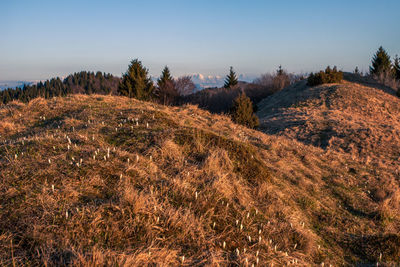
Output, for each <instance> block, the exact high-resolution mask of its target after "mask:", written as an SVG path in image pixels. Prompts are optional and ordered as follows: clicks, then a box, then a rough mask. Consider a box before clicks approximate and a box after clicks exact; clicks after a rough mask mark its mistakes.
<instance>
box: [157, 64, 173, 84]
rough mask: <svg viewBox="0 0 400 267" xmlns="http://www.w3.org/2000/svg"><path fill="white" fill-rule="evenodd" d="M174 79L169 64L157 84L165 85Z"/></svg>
mask: <svg viewBox="0 0 400 267" xmlns="http://www.w3.org/2000/svg"><path fill="white" fill-rule="evenodd" d="M173 81H174V80H173V78H172V76H171V72H170V71H169V68H168V66H165V67H164V69H163V71H162V73H161V76H160V78H159V79H158V80H157V86H158V87H163V86H165V85H166V84H168V83H172V82H173Z"/></svg>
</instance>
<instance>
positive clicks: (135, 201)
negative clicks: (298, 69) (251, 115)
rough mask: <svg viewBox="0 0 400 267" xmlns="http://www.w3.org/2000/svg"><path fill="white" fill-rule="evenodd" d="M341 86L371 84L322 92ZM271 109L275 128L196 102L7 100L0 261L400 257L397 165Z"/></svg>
mask: <svg viewBox="0 0 400 267" xmlns="http://www.w3.org/2000/svg"><path fill="white" fill-rule="evenodd" d="M297 86H299V85H297ZM300 86H301V85H300ZM335 86H336V87H338V88H342V87H345V86H350V87H352V88H353V87H355V86H360V90H364V89H365V88H364V87H362V86H361V85H355V84H350V83H344V84H343V85H333V86H329V87H318V88H320V89H318V88H313V89H309V90H310V91H311V93H313V92H314V91H315V90H320V91H321V93H319V95H321V94H327V92H330V90H331V89H330V88H335ZM294 88H296V86H295V87H294ZM288 90H292V89H288ZM293 90H296V89H293ZM301 90H303V89H301ZM304 90H306V89H304ZM332 90H333V89H332ZM343 90H344V89H343ZM368 90H374V92H375V91H376V92H377V89H373V88H370V89H368ZM336 91H337V90H336ZM322 92H326V93H322ZM285 93H287V94H290V92H288V91H285V92H284V91H282V92H281V94H285ZM296 94H297V93H295V95H296ZM315 94H316V95H317V94H318V93H315ZM377 94H384V93H383V92H378V93H377ZM365 96H366V95H365ZM274 97H275V96H274ZM361 97H363V96H361ZM384 97H386V98H390V99H392V98H391V97H392V96H391V95H387V96H386V95H384ZM299 98H300V96H299ZM271 99H272V100H273V99H275V98H271ZM271 99H270V100H268V101H272V100H271ZM306 99H309V101H311V102H312V101H314V99H315V101H316V102H318V101H320V100H318V99H319V97H318V96H316V97H315V98H312V97H307V98H306ZM306 99H305V100H306ZM376 101H378V100H376ZM393 101H394V98H393ZM306 102H307V101H306ZM320 102H321V103H322V102H323V103H325V105H326V103H327V102H325V101H320ZM320 102H318V103H320ZM262 103H263V105H265V106H266V107H267V105H268V102H262ZM301 103H304V102H303V101H293V104H291V103H286V104H281V109H282V110H283V111H284V112H287V114H285V115H282V116H286V115H287V117H288V118H289V119H288V121H289V122H290V123H292V121H294V120H292V121H291V120H290V118H293V117H295V118H297V117H296V116H298V117H301V115H300V113H299V114H297V113H296V114H291V113H290V112H289V111H290V110H291V109H299V110H300V109H302V107H301V105H302V104H301ZM307 103H308V102H307ZM379 103H380V102H379ZM330 104H331V106H332V105H334V104H335V105H337V103H334V102H330ZM293 105H299V106H298V107H293ZM310 105H311V104H310ZM313 105H317V104H313ZM371 105H372V104H371ZM382 105H384V103H383V102H382ZM387 105H390V103H389V104H387ZM311 106H312V105H311ZM377 107H379V108H381V109H382V110H386V109H387V108H389V107H388V106H387V107H386V109H385V107H384V106H377ZM327 109H328V110H329V107H327ZM318 110H319V109H318V108H316V111H315V112H317V111H318ZM325 111H326V110H325ZM263 112H265V113H263ZM268 112H270V111H268ZM268 112H267V111H265V110H263V109H261V110H260V114H261V115H263V118H264V120H263V122H265V123H266V125H267V124H268V125H273V126H274V129H276V130H274V131H275V132H274V134H271V133H269V134H268V133H267V134H265V133H262V132H258V131H253V130H249V129H246V128H244V127H241V126H238V125H236V124H233V123H232V122H231V121H230V119H229V118H228V117H225V116H221V115H212V114H210V113H208V112H206V111H203V110H200V109H198V108H196V107H195V106H184V107H179V108H171V107H165V106H159V105H155V104H152V103H147V102H140V101H136V100H132V99H127V98H123V97H113V96H99V95H97V96H96V95H92V96H86V95H74V96H69V97H65V98H52V99H48V100H44V99H41V98H37V99H35V100H33V101H31V102H29V103H27V104H23V103H19V102H11V103H9V104H7V105H5V106H2V107H1V108H0V143H1V145H0V264H1V265H78V266H93V265H115V266H117V265H126V266H131V265H134V266H144V265H150V266H154V265H161V266H167V265H170V266H177V265H183V266H209V265H212V266H214V265H222V266H227V265H229V266H236V265H249V266H252V265H253V264H254V265H257V264H258V265H261V266H265V265H272V264H274V265H285V264H290V263H291V264H296V265H303V266H304V265H314V264H322V263H323V264H324V265H326V266H329V264H332V265H334V266H336V265H349V264H355V263H366V264H375V263H376V262H381V263H388V264H389V263H394V262H396V261H398V259H399V257H400V235H399V234H398V233H399V232H400V220H399V218H400V214H399V211H398V208H399V205H400V189H399V187H398V186H399V185H398V174H397V173H396V167H395V166H394V165H393V166H392V165H390V164H391V163H390V162H389V163H390V164H389V165H390V166H391V167H388V166H389V165H386V164H383V163H382V162H381V161H375V159H379V157H378V156H376V157H374V158H373V160H369V161H364V160H363V157H362V156H354V155H353V154H352V153H348V152H345V151H342V150H340V149H336V147H340V146H339V145H336V143H334V144H335V145H336V146H335V147H334V148H335V149H333V148H332V149H331V146H329V145H327V146H324V145H321V146H316V145H315V144H319V143H318V142H319V141H316V142H314V141H312V142H310V143H308V142H305V141H304V140H306V139H307V138H306V137H304V139H302V138H301V135H300V134H298V133H297V132H296V129H297V128H296V127H301V125H300V123H298V122H297V124H296V123H295V122H293V125H294V126H291V127H289V129H288V133H287V134H279V133H286V131H284V130H281V131H279V129H280V128H279V123H276V124H272V122H273V121H274V120H275V119H274V117H273V116H272V115H270V114H272V113H268ZM299 112H300V111H299ZM304 112H307V111H304ZM365 112H372V111H368V110H366V111H365ZM382 112H386V111H382ZM393 112H395V111H394V110H393ZM276 114H277V113H276ZM328 114H329V112H328ZM388 114H389V113H388ZM264 115H265V116H264ZM311 115H312V113H310V114H308V116H310V118H312V117H311ZM390 115H391V116H397V115H398V114H397V115H396V114H394V113H390ZM268 116H270V117H268ZM318 116H322V115H318ZM388 116H389V115H388ZM275 117H277V116H275ZM365 117H367V116H365ZM306 118H307V117H306V115H304V119H306ZM316 118H317V117H316ZM345 118H346V117H345ZM345 118H344V119H345ZM276 120H278V118H277V119H276ZM281 120H282V121H284V120H283V119H281ZM316 120H317V119H316ZM371 120H372V119H371ZM343 121H345V120H343ZM366 123H367V122H366ZM382 123H386V124H388V125H389V124H390V121H387V120H386V121H385V122H382ZM296 125H297V126H296ZM306 125H308V124H306ZM388 127H389V126H388ZM392 127H396V125H392ZM265 129H267V128H265ZM265 129H264V130H265ZM293 129H295V130H293ZM318 129H319V128H318ZM374 133H375V132H372V134H369V136H372V135H373V134H374ZM305 136H306V135H305ZM369 136H368V137H369ZM297 138H298V139H299V140H300V141H297V140H296V139H297ZM393 138H398V136H397V137H393ZM393 138H392V139H393ZM389 139H390V138H389V137H388V140H389ZM392 139H390V140H392ZM394 140H396V139H394ZM386 141H387V140H386V139H383V140H382V142H386ZM321 142H322V141H321ZM388 142H389V141H388ZM330 143H333V142H330V141H329V142H328V144H330ZM360 143H362V142H361V141H360ZM388 144H389V143H388ZM332 146H333V145H332ZM368 149H375V147H374V146H372V147H368ZM394 150H395V148H393V151H394ZM365 153H368V151H366V152H365ZM386 153H392V152H388V151H384V152H382V157H384V158H386V159H389V158H388V157H386ZM393 153H394V152H393ZM360 155H362V153H361V154H360ZM391 155H393V157H394V154H391ZM397 156H398V155H397ZM396 205H397V206H396ZM396 207H397V208H396Z"/></svg>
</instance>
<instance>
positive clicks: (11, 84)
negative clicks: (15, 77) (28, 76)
mask: <svg viewBox="0 0 400 267" xmlns="http://www.w3.org/2000/svg"><path fill="white" fill-rule="evenodd" d="M34 83H36V82H35V81H0V90H4V89H7V88H15V87H22V86H24V84H26V85H31V84H34Z"/></svg>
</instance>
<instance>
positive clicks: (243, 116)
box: [231, 93, 259, 128]
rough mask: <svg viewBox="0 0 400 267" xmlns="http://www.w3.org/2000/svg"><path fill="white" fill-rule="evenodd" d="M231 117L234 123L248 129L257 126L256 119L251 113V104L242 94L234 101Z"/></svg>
mask: <svg viewBox="0 0 400 267" xmlns="http://www.w3.org/2000/svg"><path fill="white" fill-rule="evenodd" d="M231 117H232V120H233V121H234V122H236V123H238V124H242V125H245V126H247V127H248V128H256V127H258V125H259V121H258V117H257V116H256V115H255V114H254V112H253V103H252V102H251V100H250V98H248V97H247V96H246V95H245V94H244V93H241V94H240V95H239V96H238V97H237V98H236V99H235V100H234V103H233V107H232V109H231Z"/></svg>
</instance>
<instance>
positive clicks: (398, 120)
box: [257, 74, 400, 167]
mask: <svg viewBox="0 0 400 267" xmlns="http://www.w3.org/2000/svg"><path fill="white" fill-rule="evenodd" d="M346 76H347V79H348V80H350V79H352V80H355V79H354V78H355V77H354V76H352V75H350V74H347V75H346ZM258 107H259V111H258V114H257V115H258V116H259V117H260V122H261V128H262V131H264V132H266V133H269V134H278V135H283V136H286V137H289V138H293V139H296V140H299V141H301V142H303V143H306V144H312V145H314V146H319V147H322V148H324V149H326V150H335V151H339V152H343V153H348V154H351V155H352V157H353V159H358V160H363V161H366V162H369V161H374V162H375V163H382V164H385V165H387V164H389V165H392V164H394V165H398V159H399V156H400V100H399V98H398V97H396V95H395V91H394V90H391V89H390V88H385V87H382V86H379V85H377V84H366V83H361V82H350V81H343V83H341V84H331V85H321V86H316V87H309V86H306V81H302V82H300V83H297V84H295V85H294V86H292V87H289V88H286V89H284V90H282V91H280V92H278V93H276V94H275V95H273V96H271V97H269V98H266V99H264V100H263V101H262V102H261V103H260V104H259V106H258ZM391 167H396V166H391Z"/></svg>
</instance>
